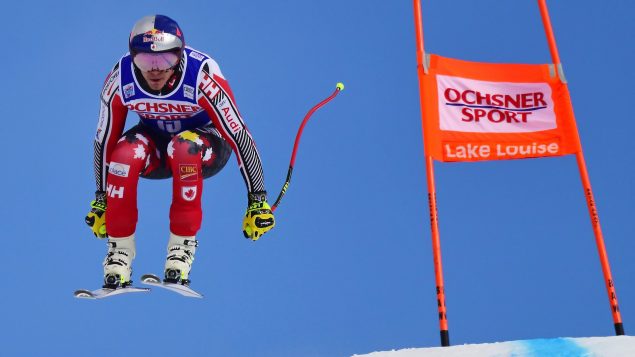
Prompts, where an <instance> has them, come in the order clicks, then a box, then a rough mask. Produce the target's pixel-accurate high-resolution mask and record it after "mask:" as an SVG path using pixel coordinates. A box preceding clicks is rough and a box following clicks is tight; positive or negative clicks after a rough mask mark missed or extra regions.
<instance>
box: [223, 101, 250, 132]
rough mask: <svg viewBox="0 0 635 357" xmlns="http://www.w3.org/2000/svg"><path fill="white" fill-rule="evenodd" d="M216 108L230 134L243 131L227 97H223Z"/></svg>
mask: <svg viewBox="0 0 635 357" xmlns="http://www.w3.org/2000/svg"><path fill="white" fill-rule="evenodd" d="M216 108H217V109H218V110H219V111H220V112H221V113H222V114H223V117H224V118H225V123H226V124H227V126H228V127H229V129H231V131H232V133H234V134H236V133H238V132H239V131H241V130H243V125H242V124H241V123H240V121H239V119H238V114H237V113H236V111H235V110H234V107H233V106H232V105H231V103H230V102H229V100H228V99H227V97H224V98H223V99H222V100H221V101H220V102H219V103H218V104H217V105H216Z"/></svg>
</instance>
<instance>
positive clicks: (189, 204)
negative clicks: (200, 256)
mask: <svg viewBox="0 0 635 357" xmlns="http://www.w3.org/2000/svg"><path fill="white" fill-rule="evenodd" d="M207 147H209V141H208V140H207V139H206V138H205V137H203V136H201V135H199V134H198V133H196V132H194V131H189V130H188V131H184V132H181V133H180V134H178V135H176V136H175V137H174V138H172V140H171V141H170V143H169V144H168V148H167V154H168V163H169V165H170V168H171V170H172V176H173V184H172V205H171V206H170V231H171V232H172V233H173V234H176V235H179V236H195V235H196V232H198V230H199V228H200V227H201V220H202V216H203V215H202V212H201V194H202V192H203V176H202V161H203V153H204V152H205V151H206V148H207Z"/></svg>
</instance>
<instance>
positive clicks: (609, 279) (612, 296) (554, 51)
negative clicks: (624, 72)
mask: <svg viewBox="0 0 635 357" xmlns="http://www.w3.org/2000/svg"><path fill="white" fill-rule="evenodd" d="M538 6H539V7H540V16H541V17H542V23H543V25H544V27H545V33H546V35H547V42H548V43H549V51H550V52H551V58H552V60H553V63H554V65H555V66H556V68H557V70H558V71H561V70H562V67H561V63H560V56H559V55H558V48H557V47H556V39H555V36H554V35H553V28H552V27H551V20H550V19H549V12H548V10H547V4H546V2H545V0H538ZM577 133H578V131H577V128H576V134H577ZM579 140H580V139H579V137H578V141H579ZM576 159H577V162H578V169H579V170H580V178H581V179H582V187H583V189H584V194H585V197H586V201H587V206H588V209H589V215H590V216H591V224H592V225H593V233H594V234H595V244H596V245H597V249H598V253H599V255H600V263H601V264H602V272H603V273H604V282H605V284H606V291H607V293H608V296H609V303H610V304H611V312H612V313H613V323H614V326H615V334H616V335H618V336H620V335H624V324H623V323H622V316H621V314H620V308H619V305H618V303H617V293H616V292H615V284H614V282H613V276H612V275H611V267H610V265H609V258H608V255H607V253H606V246H605V245H604V237H603V235H602V228H601V227H600V216H599V215H598V211H597V207H596V206H595V199H594V198H593V190H592V189H591V180H589V173H588V171H587V167H586V163H585V160H584V155H583V153H582V150H580V151H578V152H577V153H576Z"/></svg>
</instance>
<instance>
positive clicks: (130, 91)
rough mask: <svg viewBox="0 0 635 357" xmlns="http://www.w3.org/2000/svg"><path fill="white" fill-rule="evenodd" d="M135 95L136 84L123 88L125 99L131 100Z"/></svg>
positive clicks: (129, 84)
mask: <svg viewBox="0 0 635 357" xmlns="http://www.w3.org/2000/svg"><path fill="white" fill-rule="evenodd" d="M133 95H135V91H134V83H128V84H126V85H125V86H123V96H124V97H126V98H130V97H132V96H133Z"/></svg>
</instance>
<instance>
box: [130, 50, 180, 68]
mask: <svg viewBox="0 0 635 357" xmlns="http://www.w3.org/2000/svg"><path fill="white" fill-rule="evenodd" d="M133 61H134V64H135V66H137V67H138V68H139V69H140V70H142V71H143V72H150V71H167V70H169V69H173V68H174V67H176V65H177V64H178V63H179V55H178V53H175V52H161V53H146V52H140V53H137V54H135V55H134V57H133Z"/></svg>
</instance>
